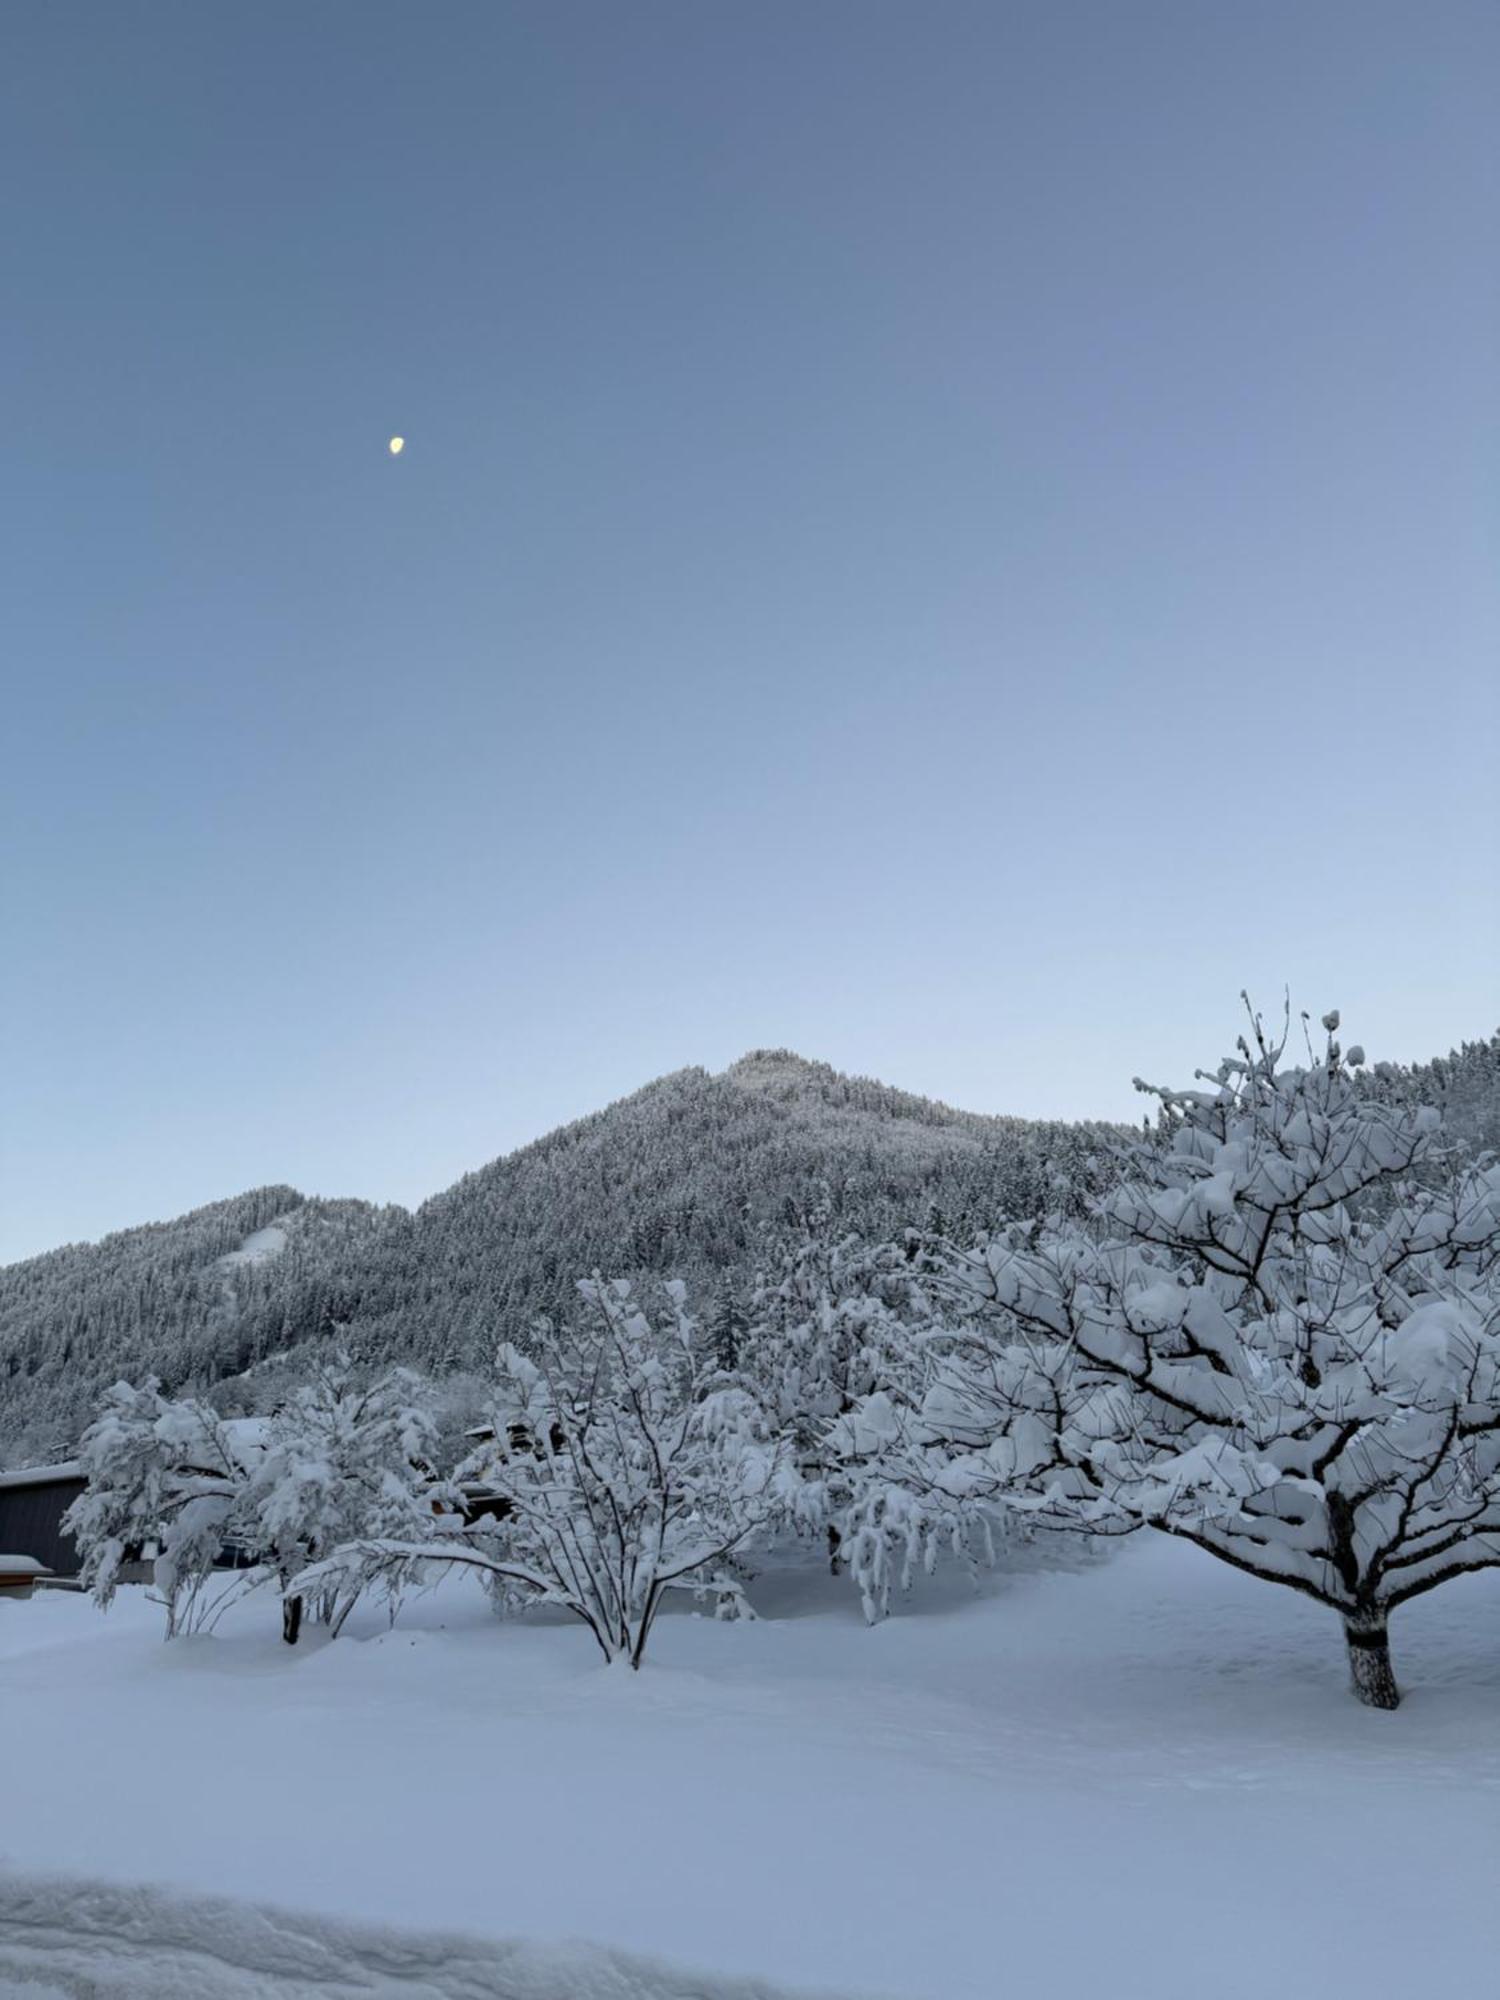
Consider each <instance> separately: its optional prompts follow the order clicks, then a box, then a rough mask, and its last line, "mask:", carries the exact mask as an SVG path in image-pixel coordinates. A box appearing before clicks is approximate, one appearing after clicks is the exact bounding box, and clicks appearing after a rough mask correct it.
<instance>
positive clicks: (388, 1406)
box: [64, 1357, 432, 1643]
mask: <svg viewBox="0 0 1500 2000" xmlns="http://www.w3.org/2000/svg"><path fill="white" fill-rule="evenodd" d="M422 1391H423V1385H422V1384H421V1382H420V1381H419V1378H417V1377H416V1376H414V1375H411V1374H410V1373H408V1372H407V1371H406V1370H404V1369H395V1370H391V1371H388V1372H387V1373H386V1374H384V1375H382V1376H381V1377H379V1378H378V1379H377V1380H376V1381H374V1382H372V1383H369V1384H365V1385H361V1384H360V1383H359V1382H358V1381H357V1380H356V1378H355V1376H354V1373H353V1371H352V1370H351V1368H350V1367H349V1364H348V1361H347V1359H346V1358H344V1357H340V1358H339V1359H338V1360H337V1361H336V1362H335V1363H333V1364H332V1365H331V1366H330V1367H327V1368H324V1369H322V1370H320V1371H319V1373H318V1374H317V1375H316V1377H315V1378H314V1380H313V1381H312V1382H311V1383H309V1384H306V1385H304V1386H303V1387H302V1388H300V1389H298V1390H297V1391H295V1392H294V1394H293V1395H292V1396H290V1397H289V1398H288V1399H287V1401H286V1402H285V1403H284V1404H283V1405H282V1406H281V1408H280V1409H279V1410H277V1412H276V1413H275V1415H274V1416H271V1417H269V1418H267V1417H233V1418H225V1417H221V1416H219V1414H218V1413H217V1412H216V1411H215V1410H213V1409H211V1408H210V1407H209V1406H208V1405H207V1404H206V1403H201V1402H196V1401H193V1400H191V1399H184V1400H176V1399H173V1398H171V1397H168V1396H164V1395H163V1394H162V1392H161V1388H160V1385H159V1384H158V1383H157V1382H156V1381H154V1380H152V1381H148V1382H146V1383H145V1384H144V1385H143V1386H141V1387H140V1388H132V1387H131V1386H130V1385H129V1384H128V1383H125V1382H121V1383H117V1384H116V1386H115V1387H114V1388H113V1389H111V1390H110V1392H109V1394H108V1395H107V1396H106V1398H105V1400H104V1406H103V1408H102V1409H101V1411H100V1413H99V1415H98V1417H97V1418H96V1419H95V1421H94V1422H93V1423H92V1424H91V1425H90V1427H89V1429H88V1430H87V1432H86V1433H85V1434H84V1439H83V1444H82V1448H81V1452H80V1457H81V1460H82V1464H83V1468H84V1472H85V1475H86V1477H87V1479H88V1486H87V1489H86V1490H85V1491H84V1492H83V1493H82V1494H80V1495H79V1497H78V1499H77V1500H76V1501H75V1502H74V1503H73V1505H72V1507H71V1508H70V1509H69V1511H68V1514H67V1516H66V1517H65V1521H64V1525H65V1527H66V1528H67V1529H68V1531H69V1532H70V1533H71V1534H72V1535H74V1537H75V1538H76V1540H77V1542H78V1546H79V1549H80V1551H81V1553H82V1556H83V1572H82V1573H83V1580H84V1582H85V1583H86V1584H87V1585H88V1587H89V1588H90V1589H91V1590H92V1591H93V1594H94V1597H95V1599H96V1601H97V1602H98V1603H99V1604H100V1605H101V1606H104V1607H107V1606H108V1605H109V1603H110V1601H111V1599H112V1598H113V1596H114V1593H115V1590H116V1587H117V1585H118V1583H119V1579H120V1572H121V1570H122V1568H123V1567H124V1565H125V1564H126V1562H127V1561H128V1560H130V1559H132V1558H133V1557H136V1556H139V1555H142V1554H144V1553H146V1552H147V1551H152V1552H154V1563H153V1581H154V1584H155V1588H156V1590H157V1592H158V1594H159V1596H160V1599H161V1601H162V1603H163V1605H164V1606H165V1608H166V1613H167V1637H168V1638H169V1639H170V1638H175V1637H177V1636H178V1635H179V1634H181V1633H185V1632H199V1631H204V1630H207V1629H208V1628H209V1627H210V1626H211V1625H212V1623H213V1622H214V1620H215V1619H216V1618H217V1617H218V1615H219V1614H220V1612H221V1611H222V1610H223V1609H224V1607H225V1606H226V1605H227V1604H228V1602H229V1601H230V1600H231V1599H232V1598H233V1597H234V1596H236V1595H237V1594H239V1593H240V1592H242V1591H243V1590H246V1589H248V1588H251V1587H253V1586H254V1585H256V1584H258V1583H261V1582H263V1581H265V1579H266V1578H267V1577H268V1576H275V1577H276V1578H277V1579H278V1580H279V1581H280V1583H281V1586H282V1592H283V1610H282V1631H283V1635H284V1637H285V1638H286V1639H287V1640H288V1641H289V1642H292V1643H295V1641H296V1639H297V1636H298V1631H299V1629H300V1625H301V1615H302V1599H303V1596H304V1595H305V1594H306V1593H302V1592H299V1591H297V1590H296V1589H295V1588H294V1585H295V1580H296V1578H297V1577H298V1575H299V1574H300V1573H301V1572H302V1571H303V1570H304V1569H306V1568H307V1567H308V1566H309V1565H310V1564H312V1563H315V1562H317V1561H319V1560H320V1559H321V1558H322V1557H323V1556H324V1555H326V1554H327V1553H328V1552H329V1550H330V1549H332V1548H333V1547H335V1546H336V1545H337V1544H339V1543H342V1542H345V1541H348V1540H350V1539H351V1538H353V1537H355V1536H367V1537H372V1536H388V1535H394V1534H412V1533H416V1532H420V1531H425V1529H426V1527H427V1526H428V1524H429V1523H430V1520H431V1508H432V1501H431V1499H430V1498H429V1492H430V1490H432V1473H431V1470H430V1467H429V1466H428V1464H427V1462H426V1456H425V1454H426V1452H427V1450H428V1448H429V1446H430V1443H431V1435H432V1427H431V1422H430V1419H429V1417H428V1415H427V1412H426V1409H425V1406H424V1403H423V1400H422ZM365 1581H366V1579H365V1578H363V1577H360V1576H358V1575H356V1574H354V1573H352V1572H351V1573H349V1574H346V1575H343V1576H341V1577H340V1578H339V1579H338V1580H337V1581H336V1582H335V1581H333V1580H330V1581H329V1582H327V1583H326V1584H325V1585H323V1586H322V1587H321V1588H320V1589H319V1590H318V1592H317V1593H316V1594H315V1596H314V1598H313V1602H314V1608H315V1611H316V1613H317V1615H319V1616H320V1617H321V1618H322V1619H323V1620H324V1621H325V1622H326V1623H328V1624H329V1625H330V1626H331V1627H332V1629H333V1630H334V1631H337V1630H338V1628H339V1627H340V1626H341V1625H342V1624H343V1622H344V1619H345V1618H346V1617H347V1616H348V1614H349V1611H350V1609H351V1608H352V1606H353V1604H354V1602H355V1600H356V1598H357V1597H358V1596H359V1593H360V1590H361V1589H362V1588H363V1586H364V1583H365Z"/></svg>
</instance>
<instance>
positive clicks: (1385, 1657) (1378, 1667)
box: [1344, 1609, 1401, 1708]
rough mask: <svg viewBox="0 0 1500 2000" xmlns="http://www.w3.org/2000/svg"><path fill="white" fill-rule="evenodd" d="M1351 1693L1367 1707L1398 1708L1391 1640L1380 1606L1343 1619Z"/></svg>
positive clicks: (1398, 1696)
mask: <svg viewBox="0 0 1500 2000" xmlns="http://www.w3.org/2000/svg"><path fill="white" fill-rule="evenodd" d="M1344 1638H1345V1640H1346V1641H1347V1643H1348V1647H1349V1672H1350V1675H1351V1676H1352V1678H1353V1681H1354V1692H1355V1694H1356V1695H1357V1696H1358V1697H1359V1699H1360V1700H1361V1701H1362V1702H1363V1703H1364V1704H1365V1706H1366V1707H1367V1708H1399V1707H1400V1705H1401V1690H1400V1688H1398V1687H1397V1685H1396V1676H1395V1674H1394V1673H1393V1672H1392V1671H1391V1642H1390V1638H1389V1636H1388V1634H1387V1632H1386V1614H1385V1611H1384V1610H1383V1609H1380V1610H1368V1611H1355V1612H1351V1614H1350V1615H1349V1616H1348V1617H1347V1618H1346V1619H1345V1620H1344Z"/></svg>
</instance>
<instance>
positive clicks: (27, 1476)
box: [0, 1458, 84, 1490]
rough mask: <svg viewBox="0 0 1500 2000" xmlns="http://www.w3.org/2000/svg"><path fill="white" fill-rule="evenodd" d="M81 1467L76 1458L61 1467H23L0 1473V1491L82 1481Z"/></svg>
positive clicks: (65, 1462)
mask: <svg viewBox="0 0 1500 2000" xmlns="http://www.w3.org/2000/svg"><path fill="white" fill-rule="evenodd" d="M83 1477H84V1470H83V1466H82V1464H81V1463H80V1461H79V1460H78V1459H76V1458H69V1459H65V1460H64V1461H63V1463H62V1464H61V1465H23V1466H21V1467H20V1468H19V1469H18V1470H17V1471H15V1472H0V1490H3V1489H4V1488H5V1487H7V1486H56V1485H61V1484H62V1483H63V1481H65V1480H69V1479H82V1478H83Z"/></svg>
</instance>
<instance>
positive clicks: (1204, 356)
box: [0, 0, 1500, 1256]
mask: <svg viewBox="0 0 1500 2000" xmlns="http://www.w3.org/2000/svg"><path fill="white" fill-rule="evenodd" d="M1497 89H1500V13H1497V12H1496V10H1495V9H1494V8H1493V7H1492V6H1490V5H1488V4H1472V5H1470V4H1461V3H1460V0H1436V4H1430V5H1426V6H1423V7H1413V6H1411V5H1409V4H1405V3H1404V0H1403V4H1400V5H1386V4H1381V0H1349V4H1340V0H1326V3H1325V4H1314V5H1308V4H1306V0H1296V4H1292V5H1281V4H1275V0H1270V4H1258V5H1256V6H1254V7H1232V6H1228V5H1204V4H1202V3H1201V0H1182V4H1171V5H1164V4H1155V0H1140V3H1139V4H1137V0H1132V4H1131V5H1129V6H1121V5H1119V4H1117V0H1099V4H1069V0H1062V4H1049V5H1046V6H1032V5H1022V4H1019V0H1016V4H1008V0H985V4H983V5H975V6H970V5H964V4H957V0H943V4H940V5H937V6H928V5H918V4H911V5H907V6H901V7H895V6H889V5H883V4H869V0H858V4H841V0H820V4H819V5H817V6H815V7H808V6H803V5H800V4H799V5H790V4H758V5H753V6H749V5H747V6H741V7H737V8H730V7H704V6H702V5H700V4H696V0H694V4H684V5H682V6H675V5H663V4H656V3H655V0H647V4H644V5H639V6H630V7H621V6H618V5H616V4H613V0H611V4H608V5H599V6H592V5H583V4H576V5H575V4H566V0H565V4H561V5H558V6H554V7H545V8H542V7H522V6H508V5H503V4H499V0H484V4H475V5H468V4H455V0H444V4H442V5H437V6H428V7H416V6H411V5H409V4H403V5H389V4H384V0H358V4H352V0H351V3H348V4H337V0H321V4H319V5H318V6H317V7H312V8H309V7H307V6H305V5H302V4H300V0H299V4H296V5H285V4H271V3H269V0H257V4H256V5H255V6H253V7H242V8H232V9H231V8H209V7H203V6H202V5H200V4H197V0H184V4H165V0H152V4H150V5H147V6H144V7H139V8H129V9H122V8H119V7H118V6H115V5H113V4H108V5H105V4H73V5H69V6H67V7H41V6H14V7H12V8H10V9H8V10H6V13H5V17H4V20H3V22H0V190H3V192H0V202H3V205H4V243H5V281H4V282H5V294H6V300H7V306H6V310H5V312H4V313H3V314H0V362H3V369H4V379H5V382H6V384H7V386H8V391H9V393H8V395H7V397H6V409H7V414H6V437H5V451H4V465H5V472H4V477H3V480H0V569H3V604H4V610H3V614H0V615H3V618H4V621H5V627H4V646H3V655H4V658H5V661H6V668H5V681H6V690H5V707H4V713H5V721H6V726H5V728H4V731H3V748H0V757H3V765H4V769H3V796H0V814H3V821H4V826H3V831H4V836H5V850H4V852H5V861H4V880H3V885H0V897H3V911H0V916H3V925H4V936H5V939H6V945H7V949H6V951H5V954H4V961H5V963H4V971H3V994H0V1004H3V1014H4V1020H3V1026H4V1037H5V1046H6V1051H7V1059H6V1062H5V1065H4V1081H3V1085H0V1121H3V1132H0V1146H3V1157H0V1255H6V1256H17V1255H23V1254H29V1253H30V1252H32V1251H35V1250H38V1249H42V1248H45V1247H48V1246H49V1245H51V1244H53V1243H57V1242H60V1241H63V1240H67V1239H70V1238H76V1237H84V1236H92V1235H96V1234H98V1233H100V1232H101V1231H103V1230H106V1229H109V1228H114V1227H120V1226H124V1225H127V1224H130V1223H133V1222H137V1221H144V1220H148V1219H153V1218H156V1217H160V1216H165V1215H170V1214H173V1213H177V1212H179V1211H181V1210H182V1209H185V1208H187V1207H190V1206H194V1205H196V1204H198V1203H200V1202H203V1201H207V1200H212V1199H215V1198H218V1197H220V1196H223V1195H227V1194H230V1193H233V1192H237V1191H238V1190H240V1189H243V1188H245V1187H247V1186H251V1185H255V1184H258V1183H261V1182H265V1181H270V1180H289V1181H292V1182H294V1183H296V1184H297V1185H299V1186H301V1187H303V1188H305V1189H307V1190H309V1191H313V1192H321V1193H329V1194H361V1195H366V1196H370V1197H373V1198H381V1199H397V1200H402V1201H408V1202H410V1201H414V1200H416V1199H419V1198H420V1197H421V1196H423V1195H424V1194H426V1193H429V1192H432V1191H435V1190H436V1189H437V1188H439V1187H440V1186H443V1185H445V1184H446V1183H447V1182H449V1181H451V1180H452V1179H453V1178H455V1177H456V1176H457V1175H458V1174H459V1173H461V1172H463V1171H465V1170H466V1169H468V1168H471V1167H473V1166H476V1165H478V1164H480V1163H481V1162H482V1161H484V1160H486V1159H488V1158H490V1157H492V1156H494V1155H495V1154H496V1153H498V1152H501V1151H504V1150H508V1149H509V1148H510V1147H512V1146H514V1145H516V1144H518V1143H521V1142H523V1141H524V1140H526V1139H528V1138H531V1137H534V1136H536V1135H537V1134H539V1133H541V1132H542V1131H545V1130H547V1129H548V1128H550V1127H551V1126H553V1125H555V1124H557V1123H559V1122H561V1121H563V1120H565V1119H568V1118H570V1117H573V1116H577V1115H579V1114H581V1113H583V1112H586V1111H588V1110H591V1109H593V1108H595V1107H597V1106H598V1105H599V1104H601V1103H603V1102H605V1101H607V1100H608V1099H610V1098H612V1097H615V1096H618V1095H620V1094H621V1093H623V1092H625V1091H628V1090H630V1089H633V1088H635V1087H636V1086H638V1085H639V1084H641V1083H643V1082H645V1081H646V1080H648V1079H649V1078H651V1077H653V1076H656V1075H659V1074H661V1073H662V1072H664V1071H666V1070H669V1069H674V1068H678V1067H680V1066H682V1065H684V1064H688V1063H703V1064H705V1065H707V1066H709V1067H711V1068H718V1067H721V1066H722V1065H723V1064H725V1063H726V1062H728V1061H731V1060H733V1058H734V1057H735V1056H737V1055H738V1054H740V1053H742V1052H743V1051H744V1050H745V1049H747V1048H750V1047H754V1046H760V1045H767V1044H770V1045H790V1046H792V1047H795V1048H797V1049H798V1050H800V1051H802V1052H803V1053H804V1054H808V1055H812V1056H818V1057H821V1058H824V1059H826V1060H828V1061H831V1062H833V1063H835V1064H837V1065H838V1066H839V1067H841V1068H845V1069H851V1070H856V1071H862V1072H866V1073H873V1074H877V1075H880V1076H882V1077H884V1078H886V1079H887V1080H889V1081H891V1082H894V1083H899V1084H901V1085H904V1086H906V1087H909V1088H912V1089H917V1090H921V1091H925V1092H929V1093H932V1094H935V1095H939V1096H943V1097H946V1098H948V1099H950V1100H953V1101H956V1102H959V1103H962V1104H964V1105H966V1106H970V1107H972V1108H975V1109H986V1110H996V1111H1013V1112H1023V1113H1038V1114H1057V1115H1068V1116H1071V1115H1087V1114H1090V1113H1097V1114H1103V1115H1121V1114H1123V1115H1133V1113H1134V1111H1135V1109H1136V1106H1137V1103H1138V1100H1136V1099H1135V1098H1134V1097H1133V1095H1132V1093H1131V1090H1130V1085H1129V1079H1130V1078H1131V1076H1132V1075H1133V1074H1135V1073H1137V1072H1141V1073H1144V1074H1146V1075H1148V1076H1150V1077H1152V1078H1154V1079H1158V1080H1165V1079H1167V1078H1171V1079H1174V1080H1178V1079H1184V1078H1185V1077H1186V1075H1187V1074H1188V1072H1189V1071H1190V1070H1191V1069H1192V1068H1193V1067H1194V1066H1195V1065H1196V1064H1198V1063H1200V1062H1206V1061H1209V1060H1212V1059H1213V1058H1215V1057H1216V1056H1217V1055H1218V1054H1219V1053H1220V1052H1221V1051H1222V1049H1223V1048H1224V1047H1225V1046H1226V1045H1227V1044H1228V1043H1229V1042H1230V1041H1231V1040H1232V1039H1233V1035H1234V1033H1235V1032H1236V1029H1237V1005H1238V1003H1237V998H1236V996H1237V994H1238V991H1239V989H1240V988H1241V987H1242V986H1246V985H1248V986H1250V987H1251V988H1252V989H1253V990H1254V991H1255V992H1256V993H1257V995H1259V996H1261V997H1262V998H1263V999H1264V1000H1265V1001H1266V1002H1267V1003H1268V1004H1272V1005H1275V1004H1278V1003H1279V996H1280V994H1281V991H1282V989H1283V987H1284V986H1286V985H1288V984H1289V985H1290V986H1291V989H1292V992H1293V995H1294V999H1295V1001H1296V1002H1297V1004H1299V1005H1305V1006H1308V1007H1311V1008H1312V1009H1313V1010H1314V1011H1321V1010H1322V1009H1323V1008H1324V1007H1326V1006H1329V1005H1338V1006H1340V1007H1342V1008H1343V1010H1344V1015H1345V1020H1346V1023H1347V1024H1348V1026H1349V1029H1350V1032H1351V1034H1352V1035H1354V1036H1357V1038H1359V1039H1360V1040H1362V1041H1364V1042H1365V1044H1366V1045H1367V1047H1368V1048H1369V1050H1370V1052H1371V1054H1372V1056H1374V1055H1387V1056H1391V1057H1395V1058H1400V1059H1410V1058H1416V1057H1421V1056H1425V1055H1428V1054H1431V1053H1434V1052H1436V1051H1438V1050H1440V1049H1443V1048H1446V1047H1447V1046H1449V1045H1450V1044H1451V1043H1453V1042H1455V1041H1457V1040H1460V1039H1463V1038H1466V1037H1472V1036H1476V1035H1479V1034H1483V1033H1486V1032H1488V1031H1490V1030H1491V1029H1493V1028H1494V1026H1495V1025H1496V1022H1497V1020H1500V913H1497V901H1496V895H1497V892H1496V887H1495V884H1496V881H1497V874H1500V820H1497V812H1500V808H1497V803H1496V793H1497V784H1496V773H1497V769H1500V758H1497V751H1500V720H1497V718H1500V701H1497V700H1496V684H1497V678H1500V673H1497V669H1500V561H1497V558H1500V532H1497V530H1500V499H1497V481H1496V467H1497V465H1500V369H1497V359H1496V357H1497V353H1500V339H1497V337H1500V260H1497V258H1496V256H1495V244H1496V241H1497V240H1500V121H1497V120H1496V119H1495V116H1494V106H1495V102H1496V95H1497ZM395 432H400V433H402V434H404V435H405V437H406V438H407V440H408V443H407V449H406V452H405V454H404V455H403V456H402V457H401V458H400V459H399V460H397V459H392V458H391V457H390V455H389V454H388V452H387V450H386V440H387V438H388V437H389V436H390V435H391V434H392V433H395Z"/></svg>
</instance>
